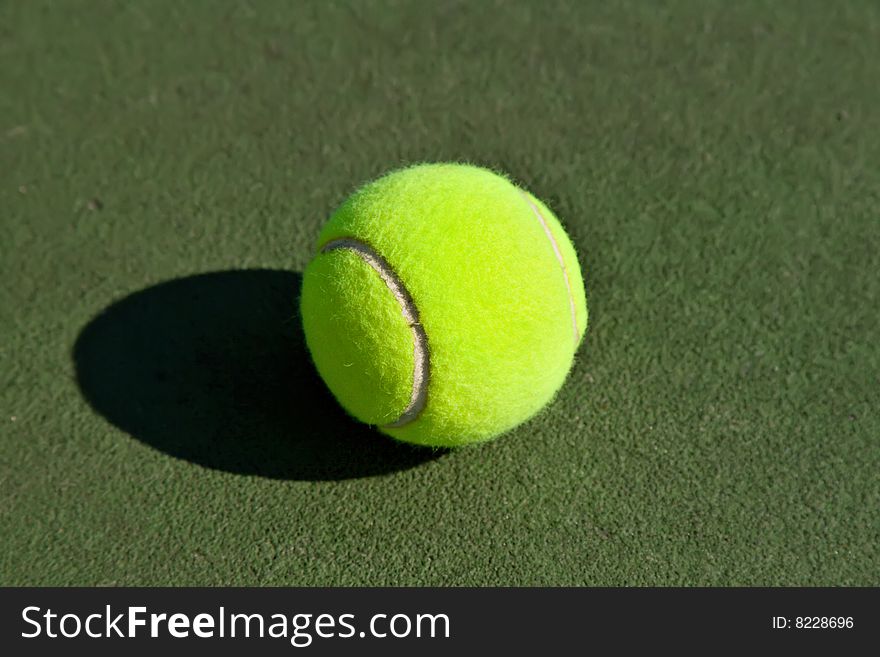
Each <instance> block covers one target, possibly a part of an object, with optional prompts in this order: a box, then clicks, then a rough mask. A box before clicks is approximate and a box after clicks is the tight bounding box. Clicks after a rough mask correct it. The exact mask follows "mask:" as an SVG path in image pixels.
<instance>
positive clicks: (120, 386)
mask: <svg viewBox="0 0 880 657" xmlns="http://www.w3.org/2000/svg"><path fill="white" fill-rule="evenodd" d="M301 280H302V276H301V275H300V274H298V273H293V272H285V271H272V270H245V271H225V272H218V273H208V274H201V275H197V276H189V277H186V278H181V279H177V280H173V281H170V282H167V283H162V284H160V285H156V286H154V287H150V288H147V289H145V290H142V291H139V292H136V293H134V294H132V295H130V296H128V297H126V298H124V299H122V300H121V301H119V302H117V303H114V304H112V305H111V306H109V307H108V308H106V309H105V310H104V311H103V312H101V313H100V314H99V315H97V316H96V317H95V318H94V319H92V321H90V322H89V324H88V325H87V326H86V327H85V328H84V329H83V330H82V332H81V333H80V334H79V336H78V338H77V340H76V344H75V345H74V348H73V359H74V362H75V364H76V376H77V382H78V384H79V387H80V390H81V391H82V394H83V396H84V397H85V398H86V399H87V400H88V402H89V403H90V404H91V405H92V407H93V408H95V409H96V410H97V411H98V412H99V413H101V414H102V415H103V416H104V417H106V418H107V419H108V420H109V421H110V422H112V423H113V424H115V425H116V426H118V427H119V428H121V429H122V430H124V431H125V432H127V433H129V434H131V435H132V436H134V437H135V438H137V439H138V440H141V441H143V442H145V443H147V444H148V445H151V446H153V447H155V448H156V449H158V450H161V451H162V452H165V453H167V454H170V455H172V456H175V457H177V458H181V459H185V460H187V461H191V462H193V463H198V464H199V465H203V466H206V467H209V468H215V469H218V470H225V471H227V472H234V473H238V474H246V475H256V476H261V477H271V478H275V479H296V480H313V481H315V480H339V479H351V478H357V477H367V476H373V475H382V474H388V473H391V472H395V471H399V470H405V469H407V468H412V467H414V466H417V465H419V464H420V463H424V462H426V461H430V460H432V459H435V458H437V457H438V456H440V455H442V454H443V453H444V452H443V451H432V450H430V449H423V448H417V447H410V446H408V445H405V444H402V443H397V442H394V441H393V440H392V439H390V438H387V437H385V436H382V435H381V434H379V433H378V432H376V431H375V430H373V429H371V428H369V427H367V426H364V425H362V424H359V423H357V422H355V421H354V420H352V419H351V418H349V417H348V416H347V415H346V414H345V412H344V411H343V410H342V409H341V408H340V407H339V405H338V404H337V403H336V400H334V399H333V397H332V396H331V395H330V393H329V392H328V391H327V389H326V387H325V386H324V384H323V382H322V381H321V380H320V378H318V375H317V373H316V371H315V370H314V366H313V365H312V362H311V359H310V358H309V355H308V351H307V350H306V348H305V343H304V340H303V335H302V329H301V322H300V319H299V317H298V316H297V313H298V303H297V301H296V300H297V298H298V296H299V291H300V283H301Z"/></svg>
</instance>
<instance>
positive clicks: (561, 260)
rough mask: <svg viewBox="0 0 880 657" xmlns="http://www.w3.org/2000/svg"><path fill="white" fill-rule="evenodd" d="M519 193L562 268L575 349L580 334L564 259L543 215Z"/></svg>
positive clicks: (529, 200) (527, 198)
mask: <svg viewBox="0 0 880 657" xmlns="http://www.w3.org/2000/svg"><path fill="white" fill-rule="evenodd" d="M519 193H520V194H522V196H523V198H524V199H525V200H526V203H528V204H529V207H530V208H531V209H532V212H533V213H534V214H535V217H537V219H538V221H539V222H540V223H541V228H543V229H544V234H545V235H547V239H548V240H550V246H552V247H553V253H554V254H555V255H556V260H557V261H558V262H559V266H560V267H561V268H562V276H563V278H564V279H565V289H566V291H567V292H568V307H569V309H570V311H571V326H572V328H573V329H574V346H575V348H577V346H578V342H580V332H579V331H578V325H577V310H576V309H575V303H574V294H573V293H572V291H571V279H570V278H569V276H568V268H567V267H566V266H565V259H564V258H563V257H562V251H561V250H560V249H559V244H558V243H557V242H556V238H555V237H553V232H552V231H551V230H550V225H549V224H548V223H547V220H546V219H545V218H544V215H543V214H541V211H540V210H539V209H538V207H537V206H536V205H535V204H534V203H532V199H530V198H529V195H528V194H526V193H525V192H524V191H522V190H519Z"/></svg>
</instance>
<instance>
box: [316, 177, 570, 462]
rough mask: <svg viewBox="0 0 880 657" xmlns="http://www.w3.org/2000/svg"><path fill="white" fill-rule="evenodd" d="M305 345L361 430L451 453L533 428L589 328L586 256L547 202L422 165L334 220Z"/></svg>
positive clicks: (322, 253) (502, 183)
mask: <svg viewBox="0 0 880 657" xmlns="http://www.w3.org/2000/svg"><path fill="white" fill-rule="evenodd" d="M300 304H301V314H302V319H303V330H304V333H305V338H306V344H307V346H308V348H309V351H310V352H311V355H312V358H313V360H314V362H315V365H316V367H317V370H318V372H319V373H320V375H321V377H322V378H323V379H324V381H325V382H326V384H327V386H328V387H329V388H330V390H331V392H332V393H333V394H334V395H335V396H336V398H337V399H338V400H339V402H340V404H341V405H342V406H343V407H344V408H345V409H346V410H347V411H348V412H349V413H350V414H351V415H353V416H354V417H355V418H357V419H359V420H361V421H362V422H365V423H367V424H371V425H376V426H377V427H378V428H379V429H380V430H381V431H382V432H384V433H386V434H388V435H389V436H391V437H393V438H396V439H398V440H401V441H405V442H409V443H415V444H420V445H431V446H436V447H440V446H445V447H453V446H459V445H465V444H469V443H477V442H481V441H485V440H489V439H491V438H494V437H495V436H498V435H499V434H502V433H504V432H505V431H507V430H509V429H511V428H513V427H515V426H517V425H518V424H520V423H522V422H524V421H525V420H527V419H529V418H530V417H531V416H533V415H534V414H535V413H537V412H538V411H539V410H540V409H541V408H542V407H543V406H544V405H546V404H547V403H548V402H549V401H550V400H551V399H552V398H553V396H554V395H555V394H556V392H557V391H558V390H559V388H560V387H561V386H562V383H563V381H564V380H565V377H566V375H567V373H568V370H569V369H570V368H571V364H572V360H573V357H574V353H575V351H576V349H577V347H578V345H579V344H580V342H581V339H582V338H583V335H584V331H585V329H586V326H587V306H586V299H585V297H584V284H583V279H582V278H581V272H580V267H579V266H578V261H577V256H576V255H575V251H574V248H573V247H572V244H571V242H570V241H569V239H568V237H567V235H566V234H565V231H564V230H563V228H562V226H561V225H560V224H559V221H558V220H557V219H556V217H554V216H553V213H552V212H550V210H549V209H548V208H547V206H545V205H544V204H543V203H541V201H539V200H538V199H536V198H535V197H534V196H532V195H531V194H529V193H528V192H527V191H525V190H523V189H520V188H519V187H517V186H516V185H514V184H513V183H511V182H510V181H509V180H507V179H506V178H504V177H503V176H501V175H498V174H496V173H493V172H492V171H489V170H486V169H482V168H478V167H474V166H467V165H461V164H423V165H419V166H413V167H411V168H407V169H402V170H399V171H394V172H392V173H390V174H387V175H385V176H384V177H382V178H379V179H378V180H376V181H374V182H372V183H369V184H367V185H366V186H365V187H363V188H361V189H360V190H358V191H357V192H355V193H354V194H353V195H352V196H351V197H349V198H348V199H347V200H346V201H345V202H344V203H343V204H342V206H341V207H340V208H339V209H338V210H336V212H335V213H334V214H333V216H332V217H330V220H329V221H328V222H327V224H326V225H325V226H324V228H323V230H322V231H321V233H320V236H319V238H318V246H317V255H316V256H315V257H314V259H313V260H312V261H311V262H310V263H309V265H308V267H306V270H305V272H304V275H303V282H302V294H301V299H300Z"/></svg>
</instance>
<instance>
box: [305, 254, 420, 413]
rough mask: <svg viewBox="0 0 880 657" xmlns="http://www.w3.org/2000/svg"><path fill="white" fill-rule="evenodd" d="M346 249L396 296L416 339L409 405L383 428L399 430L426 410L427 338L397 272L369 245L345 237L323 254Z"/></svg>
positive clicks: (414, 341)
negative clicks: (363, 263) (375, 274)
mask: <svg viewBox="0 0 880 657" xmlns="http://www.w3.org/2000/svg"><path fill="white" fill-rule="evenodd" d="M340 249H344V250H347V251H351V252H352V253H354V254H355V255H357V256H358V257H359V258H360V259H361V260H363V261H364V262H365V263H366V264H367V265H369V267H370V268H371V269H373V271H375V272H376V273H377V274H379V278H381V279H382V282H383V283H385V286H386V287H387V288H388V291H389V292H391V294H392V295H394V298H395V299H396V300H397V303H398V304H399V305H400V312H401V314H402V315H403V319H404V320H406V323H407V324H408V325H409V328H410V330H411V331H412V337H413V382H412V392H411V394H410V399H409V404H408V405H407V407H406V408H405V409H404V410H403V412H402V413H401V414H400V417H398V418H397V419H396V420H395V421H394V422H392V423H391V424H386V425H384V427H385V428H389V429H397V428H400V427H403V426H406V425H407V424H409V423H410V422H412V421H413V420H415V419H416V418H417V417H419V415H420V414H421V412H422V411H423V410H424V408H425V403H426V401H427V396H428V379H429V375H430V357H429V353H428V336H427V334H426V333H425V328H424V327H423V326H422V324H421V321H420V319H419V311H418V308H416V304H415V302H414V301H413V298H412V295H410V293H409V291H408V290H407V289H406V287H405V286H404V284H403V282H402V281H401V280H400V278H398V276H397V274H396V273H395V272H394V269H393V268H392V267H391V265H390V264H389V263H388V261H387V260H385V258H383V257H382V256H381V255H380V254H379V252H378V251H376V250H375V249H374V248H373V247H371V246H370V245H369V244H367V243H365V242H362V241H360V240H357V239H354V238H351V237H342V238H339V239H335V240H331V241H329V242H327V244H325V245H324V246H323V247H322V248H321V253H327V252H329V251H336V250H340Z"/></svg>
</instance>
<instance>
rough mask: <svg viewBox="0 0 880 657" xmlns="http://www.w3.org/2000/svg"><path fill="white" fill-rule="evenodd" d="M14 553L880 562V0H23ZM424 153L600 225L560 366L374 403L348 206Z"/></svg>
mask: <svg viewBox="0 0 880 657" xmlns="http://www.w3.org/2000/svg"><path fill="white" fill-rule="evenodd" d="M0 61H2V62H3V65H2V66H0V90H2V91H0V121H2V123H0V208H2V210H0V211H2V270H3V281H2V285H0V338H2V340H0V357H2V361H0V372H2V387H0V409H2V416H0V584H6V585H14V584H25V585H56V584H58V585H71V584H82V585H92V584H102V585H129V584H132V585H134V584H142V585H176V584H180V585H183V584H192V585H195V584H205V585H221V584H236V585H256V584H262V585H878V584H880V414H878V406H880V346H878V339H880V5H878V4H877V3H873V2H834V3H828V2H818V1H816V2H773V1H770V0H767V1H766V2H754V1H748V2H735V3H734V2H725V1H722V0H718V1H714V2H709V1H706V2H696V1H694V2H662V3H660V2H657V3H654V2H635V1H633V2H610V3H608V2H565V3H559V2H537V1H535V2H489V1H475V2H429V1H428V0H424V1H410V2H350V3H333V2H207V1H205V0H197V1H194V2H183V1H181V0H176V1H175V2H158V1H156V2H143V3H126V2H103V1H101V2H6V3H3V4H2V6H0ZM421 161H460V162H472V163H476V164H481V165H484V166H488V167H492V168H495V169H498V170H501V171H505V172H507V173H508V174H509V175H510V176H511V177H512V178H513V179H514V180H516V181H517V182H519V183H520V184H522V185H523V186H524V187H526V188H528V189H530V190H531V191H532V192H534V193H535V195H536V196H538V197H540V198H542V199H544V200H545V201H546V202H547V204H548V205H549V206H550V207H551V208H553V210H554V211H555V212H556V213H557V214H558V216H559V217H560V219H561V220H562V221H563V223H564V224H565V225H566V227H567V229H568V231H569V232H570V234H571V236H572V239H573V241H574V243H575V245H576V247H577V249H578V252H579V256H580V258H581V264H582V267H583V269H584V272H585V278H586V286H587V296H588V299H589V304H590V326H589V328H588V330H587V335H586V339H585V341H584V344H583V346H582V347H581V349H580V351H579V352H578V355H577V359H576V363H575V365H574V367H573V370H572V372H571V374H570V376H569V379H568V381H567V383H566V385H565V387H564V388H563V389H562V391H561V392H560V394H559V396H558V398H557V399H556V400H555V401H554V402H553V403H552V405H550V406H549V407H548V408H547V409H546V410H545V411H544V412H543V413H542V414H541V415H539V416H538V417H536V418H535V419H533V420H531V421H530V422H528V423H527V424H525V425H524V426H522V427H520V428H519V429H517V430H515V431H514V432H512V433H510V434H508V435H506V436H504V437H503V438H501V439H500V440H498V441H496V442H493V443H489V444H485V445H482V446H478V447H474V448H470V449H461V450H458V451H451V452H440V451H438V452H432V451H424V450H418V449H415V448H410V447H407V446H404V445H399V444H397V443H394V442H393V441H391V440H390V439H388V438H385V437H383V436H382V435H380V434H378V433H376V432H374V431H373V430H371V429H370V428H368V427H364V426H361V425H358V424H356V423H355V422H353V421H351V420H349V419H348V418H347V417H346V416H345V414H344V413H343V412H342V411H341V410H340V409H339V407H338V406H337V405H336V404H335V402H334V400H333V399H332V397H330V395H329V393H327V392H326V390H325V388H324V386H323V384H322V382H321V381H320V379H319V378H318V377H317V375H316V373H315V372H314V369H313V367H312V365H311V364H310V361H309V359H308V355H307V352H306V351H305V349H304V346H303V339H302V332H301V329H300V323H299V318H298V316H297V314H296V313H297V310H296V308H297V302H296V300H297V295H298V292H299V286H300V281H301V272H302V269H303V267H304V266H305V265H306V263H307V262H308V260H309V258H310V255H311V251H312V249H313V246H314V243H315V240H316V238H317V234H318V230H319V227H320V225H321V223H322V222H323V221H324V220H325V218H326V217H327V216H328V215H329V214H330V213H331V212H332V210H333V209H334V208H335V207H336V206H337V205H338V204H339V203H340V202H341V200H342V199H343V198H345V196H346V195H347V194H349V193H350V192H351V191H352V190H353V189H355V188H356V187H357V186H359V185H360V184H362V183H363V182H365V181H367V180H369V179H372V178H374V177H376V176H378V175H379V174H381V173H383V172H385V171H387V170H389V169H392V168H395V167H400V166H402V165H405V164H409V163H415V162H421Z"/></svg>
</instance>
